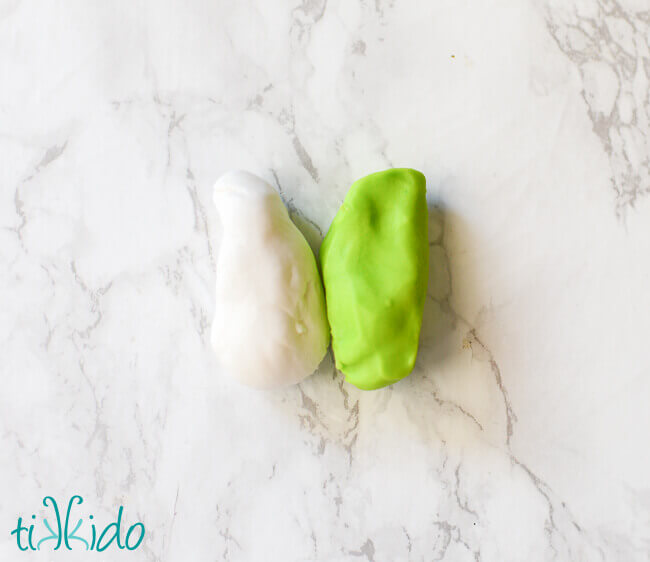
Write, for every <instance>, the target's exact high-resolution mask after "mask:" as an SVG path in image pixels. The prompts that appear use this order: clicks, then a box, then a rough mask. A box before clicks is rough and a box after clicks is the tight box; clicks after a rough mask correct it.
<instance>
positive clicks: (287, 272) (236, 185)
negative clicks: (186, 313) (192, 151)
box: [212, 171, 330, 388]
mask: <svg viewBox="0 0 650 562" xmlns="http://www.w3.org/2000/svg"><path fill="white" fill-rule="evenodd" d="M214 202H215V205H216V207H217V211H218V213H219V217H220V219H221V225H222V236H221V241H220V246H219V254H218V258H217V272H216V276H217V283H216V310H215V316H214V321H213V324H212V347H213V348H214V350H215V352H216V354H217V357H218V359H219V362H220V364H221V366H222V367H223V368H224V370H225V371H226V372H227V373H228V374H229V375H230V376H232V377H234V378H235V379H237V380H239V381H240V382H242V383H243V384H246V385H249V386H253V387H258V388H271V387H275V386H282V385H288V384H295V383H298V382H300V381H301V380H302V379H304V378H305V377H307V376H308V375H310V374H311V373H313V372H314V370H316V368H317V367H318V365H319V363H320V362H321V360H322V359H323V357H324V355H325V353H326V351H327V347H328V345H329V337H330V336H329V325H328V323H327V315H326V311H325V298H324V292H323V285H322V282H321V278H320V274H319V272H318V268H317V266H316V260H315V258H314V254H313V253H312V250H311V248H310V247H309V245H308V244H307V241H306V240H305V238H304V237H303V235H302V234H301V233H300V231H299V230H298V229H297V228H296V226H295V225H294V224H293V222H291V219H290V218H289V213H288V212H287V209H286V207H285V206H284V203H283V202H282V199H281V198H280V195H279V194H278V192H277V191H276V190H275V189H274V188H273V187H271V186H270V185H269V184H268V183H266V182H265V181H264V180H262V179H261V178H258V177H257V176H255V175H253V174H250V173H248V172H243V171H234V172H229V173H227V174H225V175H224V176H222V177H221V178H219V180H218V181H217V182H216V184H215V186H214Z"/></svg>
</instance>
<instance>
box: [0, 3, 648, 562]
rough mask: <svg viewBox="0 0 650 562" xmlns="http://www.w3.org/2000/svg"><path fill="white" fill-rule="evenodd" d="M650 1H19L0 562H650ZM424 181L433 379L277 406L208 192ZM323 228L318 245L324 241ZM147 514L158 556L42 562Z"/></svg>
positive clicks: (331, 199) (8, 92)
mask: <svg viewBox="0 0 650 562" xmlns="http://www.w3.org/2000/svg"><path fill="white" fill-rule="evenodd" d="M649 45H650V6H649V5H648V2H647V0H619V1H618V2H616V1H613V0H611V1H610V0H552V1H550V2H533V1H527V0H498V1H496V2H479V1H466V0H464V1H458V0H445V1H425V0H421V1H418V2H414V1H407V0H363V1H359V2H357V1H355V0H304V1H303V2H302V3H301V4H300V3H297V2H296V1H295V0H293V1H291V2H281V1H279V0H273V1H270V0H257V1H237V2H234V1H233V2H230V1H225V0H223V1H210V2H208V1H203V2H197V1H192V2H171V1H150V2H147V1H140V0H138V1H124V2H102V1H99V0H97V1H88V0H78V1H67V2H49V1H41V2H39V1H33V0H1V1H0V197H1V203H0V227H1V228H0V295H1V296H0V303H1V304H0V354H1V355H0V357H1V361H0V377H1V378H0V381H1V384H2V392H1V393H0V439H1V441H0V443H1V447H2V448H1V449H0V452H1V455H0V559H2V560H3V561H4V560H10V561H13V560H23V559H24V560H28V559H39V560H40V559H47V560H49V559H50V558H51V559H54V560H77V559H78V560H88V557H89V556H91V557H95V558H97V559H99V558H100V557H101V559H102V560H134V561H135V560H138V561H140V560H142V561H145V560H146V561H154V560H157V561H186V560H196V561H208V560H210V561H212V560H253V561H268V560H280V561H293V560H337V561H338V560H341V561H344V560H345V561H356V560H369V561H374V562H380V561H391V562H394V561H407V560H413V561H420V560H423V561H430V560H447V561H464V560H469V561H478V560H481V561H498V562H501V561H524V560H525V561H538V560H584V561H598V560H616V561H619V560H620V561H643V560H646V561H647V560H650V452H649V446H650V439H649V438H648V430H649V428H650V410H649V408H648V402H649V401H648V399H649V398H650V344H649V343H648V336H649V335H650V292H649V288H650V168H649V163H650V147H649V142H650V123H649V115H650V113H649V112H650V108H649V100H648V79H649V75H650V51H649V49H650V46H649ZM390 166H412V167H415V168H418V169H420V170H422V171H423V172H424V173H425V174H426V176H427V180H428V193H429V199H430V202H431V205H432V208H431V229H430V230H431V242H432V245H431V260H432V265H433V266H434V267H433V269H432V275H431V280H430V286H429V297H430V298H429V299H428V301H427V307H426V314H425V321H424V328H423V331H424V333H423V337H422V344H421V354H420V358H419V361H418V366H417V368H416V372H415V373H414V374H413V375H412V376H411V377H409V378H407V379H405V380H404V381H402V382H400V383H399V384H396V385H394V386H393V387H392V388H388V389H385V390H382V391H377V392H362V391H359V390H357V389H356V388H354V387H352V386H349V385H347V384H345V383H344V382H343V380H342V378H341V377H340V376H339V375H337V374H336V373H335V372H334V370H333V366H332V361H331V358H328V359H326V361H325V362H324V364H323V365H322V366H321V368H320V370H319V372H318V373H317V374H315V375H314V376H313V377H311V378H310V379H308V380H306V381H305V382H304V383H302V384H301V385H299V386H297V387H293V388H288V389H284V390H280V391H277V392H255V391H249V390H246V389H243V388H240V387H238V386H236V385H234V384H232V383H230V382H229V381H228V380H227V378H226V377H225V376H223V375H222V374H221V373H219V372H218V370H217V367H216V364H215V360H214V358H213V356H212V354H211V351H210V349H209V343H208V340H209V338H208V333H209V325H210V322H211V320H212V317H213V314H214V311H213V297H212V285H213V282H214V275H215V267H216V257H217V248H218V235H219V232H218V224H217V221H216V213H215V210H214V208H213V206H212V202H211V185H212V183H213V182H214V180H215V179H216V178H217V177H218V176H219V175H220V174H221V173H222V172H224V171H225V170H227V169H230V168H233V167H243V168H247V169H250V170H251V171H253V172H256V173H258V174H260V175H262V176H263V177H265V178H266V179H268V180H269V181H271V182H274V183H275V184H277V185H278V186H279V188H280V189H281V191H282V194H283V197H284V199H285V201H286V203H287V204H288V205H289V206H290V207H291V208H292V210H293V213H294V216H295V217H296V220H298V221H300V222H301V224H302V225H303V227H305V228H309V224H310V223H312V224H313V225H314V227H315V228H317V229H320V231H321V232H324V231H326V229H327V227H328V225H329V223H330V221H331V219H332V217H333V216H334V214H335V212H336V210H337V209H338V207H339V205H340V203H341V201H342V199H343V197H344V195H345V193H346V190H347V188H348V186H349V185H350V183H351V182H352V181H353V180H354V179H356V178H358V177H360V176H362V175H364V174H366V173H369V172H372V171H376V170H379V169H383V168H386V167H390ZM312 230H313V229H312ZM73 493H79V494H81V495H82V496H83V497H84V498H85V501H86V505H87V506H88V509H89V510H90V509H92V510H93V512H94V513H95V514H96V517H97V519H98V520H100V519H101V520H105V521H108V520H109V518H110V517H111V516H114V515H115V513H116V510H117V506H119V505H124V508H125V517H126V519H127V520H128V521H131V522H133V521H135V520H137V519H140V520H142V521H143V522H144V523H145V525H146V528H147V536H146V539H145V542H144V543H143V545H142V546H141V547H140V548H139V549H138V550H136V551H134V552H132V553H125V552H118V551H116V550H114V549H109V550H107V551H106V552H105V553H104V554H103V556H100V555H98V554H91V553H86V552H79V551H75V552H73V553H61V552H59V553H56V554H58V556H55V555H53V554H52V553H45V552H44V551H43V552H41V553H40V556H33V555H32V554H30V553H19V552H18V550H17V548H16V543H15V540H14V537H11V536H10V535H9V532H10V530H11V529H13V528H14V526H15V524H16V519H17V517H18V516H19V515H22V516H23V517H26V518H28V517H29V516H30V514H31V513H35V512H36V513H41V511H42V509H39V505H40V502H41V500H42V498H43V496H44V495H46V494H52V495H54V496H56V497H57V498H60V501H61V502H64V501H65V500H66V499H67V497H69V496H70V495H71V494H73Z"/></svg>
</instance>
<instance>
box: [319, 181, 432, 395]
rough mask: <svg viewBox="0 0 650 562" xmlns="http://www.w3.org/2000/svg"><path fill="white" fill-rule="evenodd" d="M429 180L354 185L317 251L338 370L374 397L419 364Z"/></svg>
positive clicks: (425, 274) (370, 182)
mask: <svg viewBox="0 0 650 562" xmlns="http://www.w3.org/2000/svg"><path fill="white" fill-rule="evenodd" d="M427 215H428V214H427V201H426V180H425V178H424V176H423V175H422V174H421V173H420V172H418V171H416V170H411V169H408V168H402V169H392V170H386V171H384V172H378V173H376V174H371V175H369V176H366V177H365V178H361V179H360V180H358V181H356V182H355V183H354V184H353V185H352V187H351V188H350V190H349V191H348V194H347V196H346V197H345V201H344V202H343V205H342V206H341V208H340V210H339V212H338V213H337V215H336V217H334V220H333V221H332V225H331V226H330V229H329V231H328V233H327V236H325V240H324V241H323V244H322V246H321V249H320V262H321V266H322V271H323V283H324V285H325V298H326V305H327V314H328V317H329V322H330V326H331V330H332V348H333V350H334V357H335V359H336V367H337V368H338V369H339V370H340V371H342V372H343V373H344V374H345V377H346V380H347V381H348V382H350V383H352V384H353V385H355V386H357V387H358V388H361V389H363V390H373V389H376V388H381V387H383V386H387V385H389V384H393V383H394V382H397V381H398V380H400V379H402V378H404V377H405V376H407V375H408V374H409V373H410V372H411V371H412V370H413V366H414V365H415V358H416V356H417V352H418V340H419V337H420V328H421V326H422V311H423V308H424V300H425V297H426V291H427V279H428V273H429V247H428V246H429V245H428V241H427V221H428V216H427Z"/></svg>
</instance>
